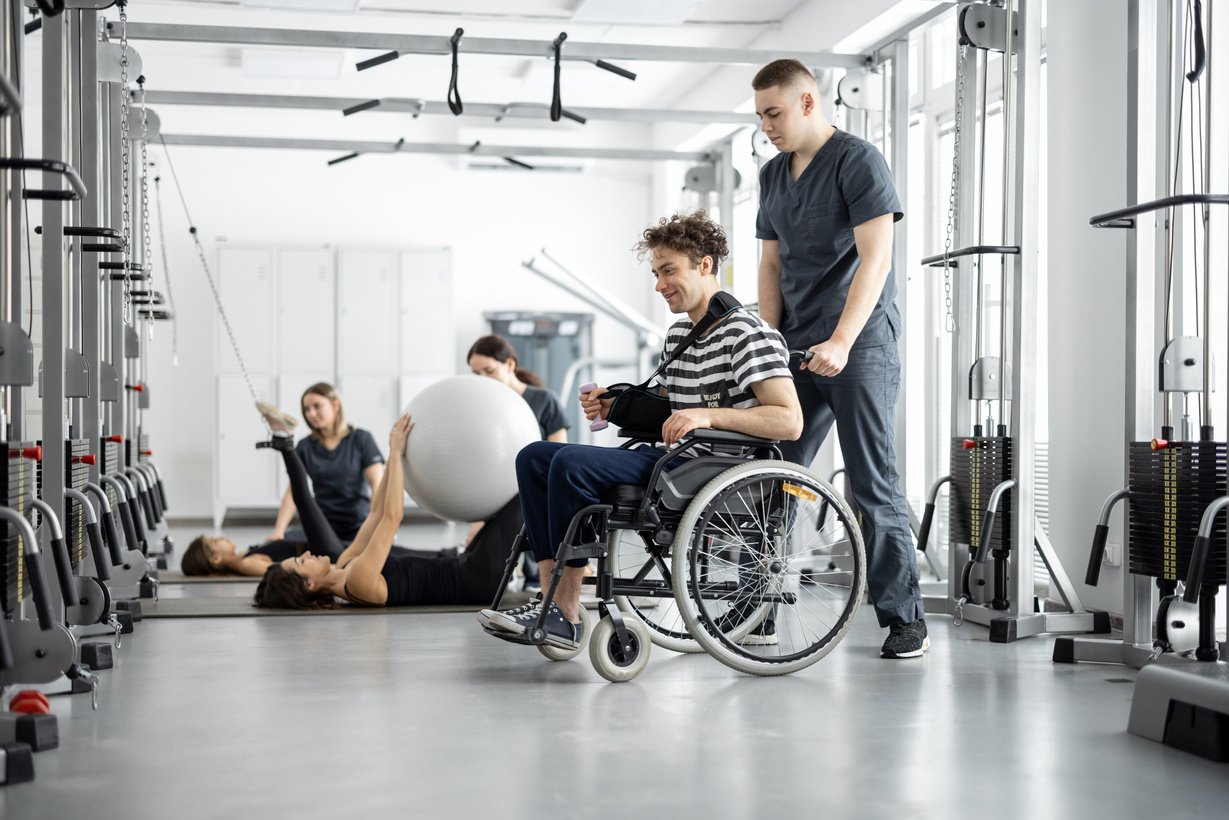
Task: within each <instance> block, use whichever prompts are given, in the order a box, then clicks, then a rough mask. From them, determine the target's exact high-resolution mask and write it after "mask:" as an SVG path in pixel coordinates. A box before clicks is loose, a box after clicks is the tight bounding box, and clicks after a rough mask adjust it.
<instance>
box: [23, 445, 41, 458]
mask: <svg viewBox="0 0 1229 820" xmlns="http://www.w3.org/2000/svg"><path fill="white" fill-rule="evenodd" d="M21 457H22V458H28V459H30V460H31V461H42V460H43V448H42V447H26V448H25V449H23V450H22V451H21Z"/></svg>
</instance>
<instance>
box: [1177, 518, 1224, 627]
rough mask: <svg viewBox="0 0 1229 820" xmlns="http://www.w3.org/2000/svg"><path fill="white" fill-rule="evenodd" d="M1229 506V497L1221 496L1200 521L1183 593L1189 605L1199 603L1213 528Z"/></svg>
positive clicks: (1183, 598) (1183, 597)
mask: <svg viewBox="0 0 1229 820" xmlns="http://www.w3.org/2000/svg"><path fill="white" fill-rule="evenodd" d="M1227 506H1229V496H1221V497H1220V498H1218V499H1216V500H1215V501H1213V502H1212V503H1211V504H1209V505H1208V508H1207V509H1206V510H1204V511H1203V518H1201V519H1200V520H1199V532H1198V534H1197V535H1196V536H1195V546H1194V548H1193V549H1192V550H1191V564H1190V569H1188V570H1187V573H1186V589H1185V590H1184V591H1183V592H1182V600H1184V601H1186V602H1187V603H1188V604H1193V603H1197V602H1198V601H1199V588H1200V587H1201V586H1203V572H1204V568H1205V567H1206V565H1207V563H1208V553H1209V552H1211V549H1212V527H1213V526H1214V525H1215V524H1216V516H1217V515H1218V514H1220V511H1221V510H1223V509H1225V507H1227Z"/></svg>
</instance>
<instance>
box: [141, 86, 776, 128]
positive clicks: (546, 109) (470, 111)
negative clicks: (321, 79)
mask: <svg viewBox="0 0 1229 820" xmlns="http://www.w3.org/2000/svg"><path fill="white" fill-rule="evenodd" d="M136 98H137V94H136V93H135V92H134V93H133V99H136ZM145 101H146V102H148V103H149V104H150V105H204V106H217V107H220V108H296V109H303V110H312V111H336V112H339V113H340V112H342V111H345V110H347V109H350V108H353V107H355V106H359V105H363V104H365V103H369V102H373V100H370V99H363V98H359V97H308V96H298V95H284V94H232V93H210V92H203V91H156V90H149V91H146V92H145ZM375 102H378V103H379V105H376V106H372V107H371V108H369V109H366V110H369V111H383V112H384V113H396V114H413V115H418V114H428V115H446V116H449V117H451V116H453V114H452V112H451V111H450V110H449V109H448V104H447V103H444V102H433V101H430V100H419V99H414V98H410V97H383V98H380V99H379V100H377V101H375ZM568 111H570V112H572V113H573V114H577V115H579V116H581V117H584V118H585V119H587V120H593V121H607V122H693V123H702V124H704V125H708V124H711V123H734V124H747V125H754V124H755V123H756V122H757V118H756V116H755V115H754V114H739V113H736V112H732V111H670V110H666V109H660V108H586V107H584V106H579V107H578V106H568ZM462 116H463V117H478V118H483V119H494V120H498V119H502V118H504V117H508V118H511V119H529V120H547V119H550V106H548V105H546V104H545V103H534V102H514V103H507V104H501V103H471V102H467V103H465V113H464V114H462Z"/></svg>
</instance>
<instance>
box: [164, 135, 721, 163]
mask: <svg viewBox="0 0 1229 820" xmlns="http://www.w3.org/2000/svg"><path fill="white" fill-rule="evenodd" d="M160 139H161V140H162V141H163V142H165V143H166V144H167V145H193V146H198V147H211V148H277V149H286V148H289V149H294V150H302V151H342V152H346V153H355V154H439V155H451V156H476V157H500V158H503V157H509V156H510V157H572V158H575V159H622V160H633V161H638V162H659V161H664V160H679V161H684V162H711V161H712V160H714V159H715V158H716V155H714V154H711V153H709V152H706V151H656V150H649V149H636V148H594V147H587V146H575V147H563V146H544V145H487V144H485V143H481V142H477V143H473V144H471V145H464V144H457V143H447V142H395V143H394V142H370V141H362V140H326V139H300V138H296V137H235V136H226V135H215V134H163V135H162V136H161V138H160Z"/></svg>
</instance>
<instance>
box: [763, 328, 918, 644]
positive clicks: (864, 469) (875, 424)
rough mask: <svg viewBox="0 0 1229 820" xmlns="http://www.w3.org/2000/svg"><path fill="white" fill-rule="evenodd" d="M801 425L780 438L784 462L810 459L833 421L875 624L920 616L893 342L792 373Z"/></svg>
mask: <svg viewBox="0 0 1229 820" xmlns="http://www.w3.org/2000/svg"><path fill="white" fill-rule="evenodd" d="M794 384H795V386H796V387H797V388H798V399H799V402H800V403H801V404H802V414H803V419H805V427H804V428H803V432H802V437H801V438H800V439H798V441H786V442H782V443H781V454H782V456H783V457H784V458H785V459H786V460H787V461H793V462H796V463H798V464H803V465H808V466H809V465H810V464H811V462H812V461H813V460H814V459H815V453H816V452H818V451H819V447H820V445H821V444H823V441H824V439H825V438H827V437H828V432H829V431H830V430H831V429H832V424H833V422H836V425H837V429H836V432H837V435H838V436H839V437H840V442H841V453H842V454H843V455H844V457H845V470H846V476H847V477H848V479H849V486H850V489H851V490H852V491H853V497H854V501H855V502H856V503H857V505H858V509H859V511H860V512H861V513H862V536H863V538H864V539H865V541H866V563H867V571H866V582H867V588H868V589H869V591H870V596H871V600H872V601H873V602H874V604H875V614H876V615H877V616H878V617H879V625H880V626H890V625H891V624H899V623H911V622H913V621H916V620H920V619H921V618H923V617H924V615H925V610H924V609H923V608H922V593H921V590H920V589H919V587H918V566H917V554H916V552H915V551H914V547H913V538H912V534H911V533H910V531H909V513H908V509H909V508H908V502H907V501H906V500H905V495H904V493H903V492H902V490H901V482H900V476H898V475H897V474H896V449H895V444H894V442H895V438H896V396H897V393H899V392H900V357H899V356H898V355H897V351H896V344H895V343H894V342H893V343H889V344H881V345H867V346H864V347H854V348H853V349H852V350H850V352H849V362H848V363H847V364H846V366H845V369H844V370H843V371H841V372H840V373H839V374H838V375H836V376H834V377H831V378H826V377H823V376H817V375H815V374H814V373H811V372H810V371H801V372H795V374H794Z"/></svg>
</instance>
